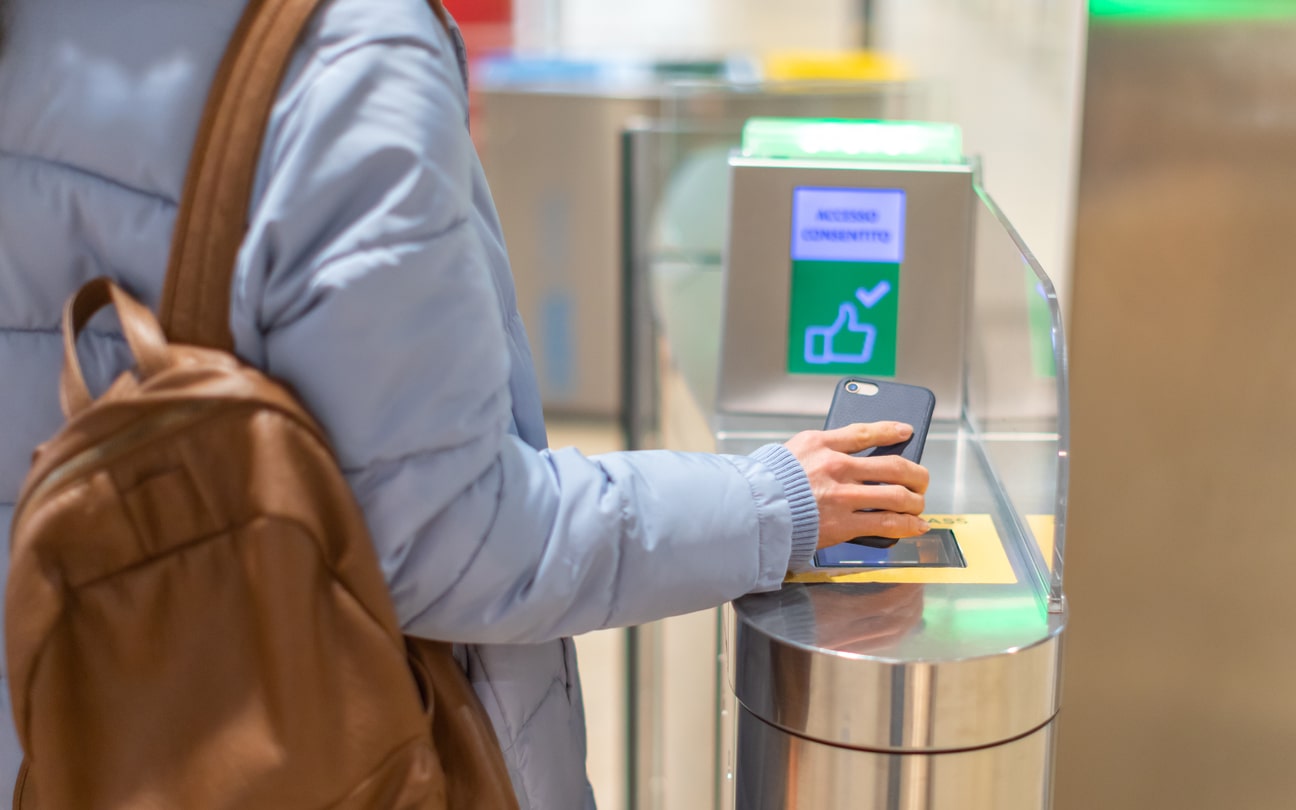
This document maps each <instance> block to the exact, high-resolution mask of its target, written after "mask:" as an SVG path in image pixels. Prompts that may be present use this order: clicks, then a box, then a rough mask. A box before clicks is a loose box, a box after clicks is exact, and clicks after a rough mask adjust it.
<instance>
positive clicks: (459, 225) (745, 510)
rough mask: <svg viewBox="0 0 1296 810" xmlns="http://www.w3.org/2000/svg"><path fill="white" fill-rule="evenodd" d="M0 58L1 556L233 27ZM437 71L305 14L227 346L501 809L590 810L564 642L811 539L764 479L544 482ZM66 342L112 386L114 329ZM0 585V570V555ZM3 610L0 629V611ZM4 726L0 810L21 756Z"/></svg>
mask: <svg viewBox="0 0 1296 810" xmlns="http://www.w3.org/2000/svg"><path fill="white" fill-rule="evenodd" d="M10 3H11V5H12V6H13V7H12V8H11V15H10V16H11V19H12V29H11V32H10V34H11V36H10V38H9V41H8V43H7V45H6V49H5V51H4V53H3V55H0V381H2V382H0V542H3V547H4V548H7V547H8V533H9V522H10V520H11V518H12V513H13V502H14V501H15V499H16V497H17V494H18V489H19V487H20V485H21V482H22V479H23V476H24V475H25V473H26V470H27V464H28V460H29V457H30V454H31V451H32V449H33V447H34V446H35V445H36V444H37V443H38V442H40V441H42V440H44V439H45V438H47V437H49V436H50V435H52V434H53V433H54V431H55V430H56V429H57V428H58V426H59V425H60V423H61V421H62V417H61V415H60V413H59V406H58V400H57V373H58V369H59V364H60V355H61V349H60V343H59V339H58V336H57V328H58V323H59V313H60V309H61V307H62V304H63V301H64V299H65V298H66V297H67V296H68V295H69V294H70V293H71V292H72V291H73V290H74V289H76V287H77V286H78V285H80V284H82V283H83V282H85V281H87V280H88V279H90V278H93V277H95V276H98V275H103V274H106V275H109V276H112V277H114V278H116V279H117V280H119V281H120V282H121V283H122V284H124V285H125V286H126V287H127V288H128V289H129V290H131V291H132V292H133V293H135V294H136V295H137V296H139V297H140V298H141V299H142V300H144V301H145V302H147V303H149V304H150V305H153V306H155V305H156V302H157V299H158V297H159V293H160V289H161V285H162V278H163V273H164V269H165V266H166V257H167V252H168V248H169V242H170V236H171V228H172V224H173V220H174V217H175V212H176V200H177V198H178V197H179V194H180V190H181V187H182V185H183V181H184V173H185V168H186V164H187V161H188V157H189V150H190V144H191V142H192V140H193V137H194V134H195V132H196V130H197V126H198V120H199V116H200V113H201V110H202V106H203V103H204V99H205V94H206V91H207V87H208V83H209V81H210V79H211V76H212V75H213V73H214V72H215V69H216V65H217V62H218V60H219V58H220V56H221V53H222V51H223V49H224V47H225V44H226V41H227V39H228V37H229V35H230V33H231V31H232V30H233V27H234V24H235V22H236V19H237V17H238V15H239V13H240V11H241V7H242V0H95V1H94V2H86V0H10ZM461 63H462V50H461V48H460V47H458V41H457V37H452V36H450V35H448V34H447V32H446V31H445V30H444V29H443V28H442V27H441V26H440V25H439V24H438V23H437V22H436V20H435V18H434V17H433V16H432V14H431V13H430V11H429V10H428V9H427V7H426V6H424V5H423V4H422V2H421V0H331V2H327V3H325V5H324V8H323V10H322V11H321V13H320V14H319V15H318V17H317V19H316V20H315V21H314V22H313V24H312V26H311V29H310V30H309V32H308V34H307V36H306V37H305V39H304V40H303V42H302V43H301V44H300V46H299V50H298V53H297V55H296V58H295V60H294V63H293V66H292V68H291V70H290V73H289V75H288V78H287V79H286V81H285V83H284V85H283V87H282V88H281V91H280V94H279V99H278V102H277V105H276V108H275V111H274V114H273V117H272V120H271V122H270V127H269V131H268V136H267V139H266V144H265V147H264V150H263V152H262V158H261V164H260V168H259V173H258V181H257V186H256V192H255V198H254V205H253V208H252V215H251V222H250V227H249V231H248V236H247V240H246V242H245V244H244V246H243V250H242V252H241V254H240V256H239V262H238V268H237V273H236V277H235V281H234V291H233V293H234V294H233V306H232V312H231V313H230V322H231V325H232V328H233V331H234V334H235V336H236V341H237V347H238V352H239V354H240V355H242V356H243V357H244V358H245V359H246V360H248V361H249V362H251V363H253V364H256V365H257V366H260V367H262V368H264V369H266V370H268V371H269V373H270V374H272V375H273V376H275V377H278V378H279V379H281V380H284V381H286V382H287V383H289V384H290V385H292V386H293V387H294V388H295V389H296V390H297V391H298V392H299V394H300V396H301V397H302V398H303V400H304V401H305V403H306V405H307V406H308V407H309V408H310V410H311V411H312V412H313V413H314V414H315V415H316V416H317V417H318V418H319V419H320V421H321V422H322V423H323V424H324V426H325V428H326V429H327V431H328V432H329V434H330V436H331V437H332V440H333V442H334V447H335V450H336V452H337V455H338V457H339V459H340V460H341V464H342V465H343V468H344V470H345V471H346V474H347V476H348V479H349V481H350V483H351V485H352V487H353V489H354V490H355V493H356V496H357V497H358V498H359V502H360V504H361V506H362V507H363V509H364V512H365V514H366V516H367V518H368V521H369V524H370V528H371V530H372V532H373V537H374V542H375V544H376V545H377V548H378V552H379V555H380V558H381V560H382V565H383V568H384V572H385V574H386V576H387V578H388V581H389V583H390V585H391V591H392V595H393V597H394V599H395V602H396V606H397V610H398V613H399V615H400V617H401V619H402V621H403V622H404V624H405V626H406V628H407V629H408V630H409V631H410V632H413V633H417V634H423V635H427V636H430V637H435V638H441V639H448V640H453V641H456V642H460V643H461V645H462V646H461V647H460V648H459V650H460V652H461V654H462V658H461V661H462V663H463V664H464V665H465V667H466V668H467V670H468V672H469V675H470V677H471V678H472V680H473V683H474V685H475V686H476V688H477V690H478V693H479V694H480V695H481V698H482V700H483V702H484V703H485V705H486V707H487V709H488V710H489V712H490V714H491V717H492V720H493V721H494V723H495V728H496V731H497V733H498V735H499V737H500V739H501V742H502V745H503V746H504V749H505V752H506V758H507V760H508V764H509V767H510V771H511V775H512V778H513V781H514V786H515V788H516V790H517V792H518V794H519V796H520V797H521V800H522V806H523V808H531V809H532V810H577V808H582V807H586V808H587V807H591V806H592V805H593V799H592V798H591V796H590V793H589V788H588V785H587V783H586V780H585V773H584V753H585V739H584V718H583V716H582V709H581V699H580V687H579V681H578V679H577V676H576V667H575V659H574V656H573V649H572V645H571V643H570V641H568V640H565V637H567V636H570V635H572V634H575V633H581V632H585V631H588V630H593V629H596V628H601V627H609V626H615V625H628V624H634V623H638V622H645V621H650V620H653V619H657V618H660V617H663V616H667V615H672V614H678V613H683V612H687V611H691V610H696V609H700V608H704V607H707V606H713V605H716V604H719V603H721V602H723V601H725V600H728V599H732V598H734V597H737V596H739V595H741V594H743V593H745V592H748V591H752V590H759V589H769V588H775V587H777V586H778V585H779V582H780V580H781V579H782V577H783V574H784V572H785V571H786V570H787V569H788V568H789V566H796V565H799V564H801V563H804V562H805V561H807V560H808V557H809V555H810V553H811V552H812V550H813V546H814V543H815V537H816V534H817V529H818V527H817V515H816V513H815V507H814V500H813V497H812V495H811V493H810V490H809V487H808V484H807V482H806V479H805V475H804V473H803V472H802V470H801V468H800V466H799V465H798V464H797V462H796V460H795V459H794V458H793V457H792V456H791V454H789V453H788V452H787V450H786V449H784V448H782V447H778V446H771V447H768V448H764V449H762V450H761V451H759V452H757V453H756V454H755V455H754V457H750V458H749V457H731V456H709V455H689V454H679V453H667V452H652V453H614V454H610V455H605V456H601V457H596V458H584V457H582V456H581V455H579V454H578V453H576V452H573V451H571V450H565V451H558V452H549V451H547V450H544V449H542V448H543V447H544V446H545V434H544V427H543V424H542V421H541V414H540V405H539V400H538V395H537V390H536V385H535V381H534V375H533V371H532V364H531V359H530V353H529V349H528V347H527V343H526V337H525V334H524V332H523V328H522V324H521V322H520V320H519V317H518V314H517V308H516V305H515V301H514V292H513V283H512V279H511V277H510V275H509V269H508V260H507V256H506V254H505V250H504V244H503V241H502V237H501V233H500V228H499V223H498V221H497V219H496V216H495V211H494V207H493V205H492V203H491V199H490V195H489V192H488V190H487V188H486V183H485V180H484V178H483V175H482V171H481V167H480V164H479V163H478V160H477V157H476V154H475V153H474V151H473V147H472V143H471V141H470V140H469V137H468V133H467V127H466V123H465V121H466V117H467V98H466V93H465V89H464V80H463V75H462V73H461V67H462V64H461ZM97 325H98V328H97V330H96V331H94V332H93V333H92V334H90V335H89V336H88V337H87V339H86V340H85V341H83V344H82V346H83V348H82V357H83V362H84V363H85V364H86V365H87V367H88V368H89V369H91V370H92V373H96V374H97V376H98V377H99V378H100V379H101V380H106V379H108V378H109V377H110V376H111V374H113V373H115V372H117V371H119V370H121V369H122V368H123V367H124V362H125V358H124V354H123V351H122V345H121V341H120V339H119V338H118V337H117V336H115V335H114V334H113V324H112V323H111V319H110V318H106V319H102V321H101V322H97ZM0 556H2V555H0ZM18 609H21V606H19V608H18ZM0 693H2V694H3V696H4V714H3V716H0V779H3V781H0V795H9V794H8V790H7V789H8V787H9V786H10V785H11V784H12V779H13V775H14V773H15V772H16V769H17V765H18V761H19V757H20V753H19V751H18V748H17V745H16V743H15V741H14V738H13V732H12V724H11V722H10V720H9V712H8V685H7V683H6V685H5V688H4V689H3V690H0Z"/></svg>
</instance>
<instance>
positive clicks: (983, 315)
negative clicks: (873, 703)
mask: <svg viewBox="0 0 1296 810" xmlns="http://www.w3.org/2000/svg"><path fill="white" fill-rule="evenodd" d="M977 194H978V196H979V198H980V200H979V204H978V206H977V213H976V217H977V221H976V244H975V248H974V251H973V260H972V275H973V278H972V301H971V305H970V308H969V325H968V343H967V352H968V353H967V357H966V368H967V381H966V388H965V397H966V398H965V402H964V415H965V418H966V420H967V423H968V425H969V428H970V429H971V430H972V431H973V432H974V434H975V435H976V437H977V440H978V441H977V445H978V446H979V447H980V448H981V452H982V453H983V455H984V458H983V461H984V462H985V465H986V467H987V472H988V474H990V475H993V476H994V477H995V478H997V479H998V483H999V485H1000V486H999V489H1000V490H1001V491H1002V492H1003V493H1004V496H1005V497H1006V498H1007V499H1008V501H1009V503H1008V504H1006V505H1007V506H1009V507H1010V508H1008V509H1007V510H1006V512H1007V513H1009V514H1014V515H1017V516H1019V517H1018V519H1019V520H1021V521H1023V522H1024V524H1025V525H1023V526H1019V527H1018V528H1019V529H1020V530H1021V533H1022V535H1023V536H1024V537H1027V538H1030V539H1032V540H1033V544H1032V547H1031V548H1030V549H1028V552H1029V553H1028V555H1027V556H1028V558H1029V559H1030V560H1031V561H1032V563H1033V565H1034V568H1035V574H1036V578H1037V581H1038V584H1039V585H1040V587H1041V589H1042V590H1043V591H1044V592H1045V593H1046V594H1047V598H1048V602H1049V607H1050V609H1051V610H1058V609H1060V608H1061V600H1062V569H1063V562H1062V561H1063V551H1064V547H1065V536H1066V492H1067V483H1068V450H1069V441H1070V437H1069V419H1068V408H1067V357H1066V343H1065V341H1064V339H1063V333H1062V317H1061V310H1060V308H1059V306H1058V299H1057V293H1056V291H1055V290H1054V288H1053V283H1052V282H1051V281H1050V280H1049V278H1048V275H1047V274H1046V273H1045V272H1044V270H1043V268H1041V267H1040V265H1039V262H1037V261H1036V260H1035V257H1034V256H1033V255H1031V253H1030V250H1029V249H1028V248H1027V247H1026V246H1025V244H1024V243H1023V242H1022V240H1021V237H1020V236H1019V235H1018V234H1017V233H1016V231H1015V230H1013V227H1012V225H1011V223H1009V222H1008V221H1007V219H1006V218H1005V217H1004V215H1003V213H1002V212H1001V211H1000V210H999V208H998V206H997V205H995V203H994V201H993V200H992V199H991V198H990V196H989V195H988V194H986V192H985V191H984V190H983V189H981V188H980V187H979V186H978V188H977Z"/></svg>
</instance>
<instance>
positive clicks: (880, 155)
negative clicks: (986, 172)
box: [742, 118, 964, 163]
mask: <svg viewBox="0 0 1296 810" xmlns="http://www.w3.org/2000/svg"><path fill="white" fill-rule="evenodd" d="M742 153H743V155H744V156H745V157H763V158H801V159H805V158H811V159H817V160H860V161H869V162H879V161H880V162H888V163H963V162H964V159H963V132H962V130H960V129H959V128H958V127H957V126H956V125H954V124H933V123H928V122H921V121H853V120H847V119H838V118H752V119H750V120H749V121H748V122H747V124H746V125H745V126H744V127H743V136H742Z"/></svg>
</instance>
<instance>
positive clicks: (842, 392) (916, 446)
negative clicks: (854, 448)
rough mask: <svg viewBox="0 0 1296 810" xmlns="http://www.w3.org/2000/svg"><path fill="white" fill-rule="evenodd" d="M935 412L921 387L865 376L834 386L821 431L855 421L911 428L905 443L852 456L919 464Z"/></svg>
mask: <svg viewBox="0 0 1296 810" xmlns="http://www.w3.org/2000/svg"><path fill="white" fill-rule="evenodd" d="M851 383H855V384H857V385H860V386H877V392H876V393H874V394H866V393H855V392H852V391H850V390H849V388H848V387H849V386H850V384H851ZM935 410H936V395H935V394H933V393H932V392H931V391H930V390H928V389H926V388H923V387H922V386H918V385H906V384H904V383H897V382H890V381H887V380H870V379H867V378H864V377H844V378H842V379H841V380H840V381H839V382H838V383H837V389H836V391H835V392H834V393H833V400H832V405H831V406H830V407H829V409H828V419H827V420H826V421H825V422H824V430H832V429H834V428H839V427H845V426H846V425H850V424H854V423H856V422H904V423H905V424H908V425H912V426H913V429H914V432H913V436H911V437H909V439H908V440H907V441H903V442H901V443H899V444H893V445H889V446H887V447H872V448H869V449H868V450H863V451H861V452H859V453H856V454H855V455H857V456H881V455H898V456H903V457H904V458H907V459H909V460H910V461H912V462H914V463H915V464H918V463H920V462H921V461H922V454H923V447H924V446H925V445H926V444H927V430H928V428H929V427H931V419H932V413H933V412H934V411H935ZM850 542H852V543H855V544H857V545H864V546H872V547H874V548H889V547H890V546H893V545H895V543H896V541H895V540H892V539H891V538H888V537H857V538H855V539H854V540H851V541H850Z"/></svg>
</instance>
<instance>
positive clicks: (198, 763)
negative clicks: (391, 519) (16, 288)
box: [5, 0, 517, 810]
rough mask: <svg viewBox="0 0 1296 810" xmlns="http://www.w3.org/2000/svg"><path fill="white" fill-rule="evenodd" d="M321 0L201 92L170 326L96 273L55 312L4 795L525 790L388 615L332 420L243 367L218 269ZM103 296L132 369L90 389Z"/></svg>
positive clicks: (232, 243)
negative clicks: (85, 342) (61, 418)
mask: <svg viewBox="0 0 1296 810" xmlns="http://www.w3.org/2000/svg"><path fill="white" fill-rule="evenodd" d="M317 2H318V0H253V2H251V3H250V4H249V6H248V9H247V11H246V12H245V14H244V16H243V19H242V21H241V22H240V25H239V28H238V29H237V31H236V32H235V35H234V37H233V39H232V41H231V44H230V47H229V49H228V51H227V53H226V57H225V60H224V62H223V63H222V66H221V69H220V72H219V73H218V75H217V78H216V81H215V83H214V84H213V87H212V90H211V92H210V95H209V98H208V102H207V109H206V113H205V115H204V120H203V125H202V127H201V129H200V134H199V137H198V141H197V143H196V144H195V147H194V152H193V158H192V160H191V165H190V171H189V177H188V178H187V182H186V189H185V195H184V198H183V201H182V204H181V208H180V214H179V218H178V220H177V224H176V232H175V237H174V244H173V245H172V253H171V264H170V268H169V270H168V275H167V281H166V288H165V291H164V296H163V299H164V300H163V307H162V323H164V324H166V334H167V335H169V336H170V338H171V341H172V342H168V340H167V338H166V337H164V331H163V329H162V328H161V326H160V325H159V322H158V320H157V319H155V318H154V317H153V315H152V313H150V312H149V311H148V309H147V308H145V307H144V306H143V305H141V304H139V303H138V302H136V301H135V300H134V299H132V298H131V297H130V296H129V295H127V294H126V293H125V292H123V291H122V290H121V289H120V288H118V287H117V286H116V285H114V284H113V283H112V282H110V281H108V280H106V279H97V280H95V281H92V282H90V283H89V284H87V285H86V286H85V287H83V288H82V289H81V290H80V291H79V292H78V293H77V294H76V295H75V296H74V297H73V298H72V299H71V300H70V301H69V302H68V305H67V308H66V310H65V312H64V317H63V335H64V351H65V356H64V365H63V375H62V379H61V381H60V388H61V395H62V403H63V410H64V412H65V414H66V416H67V417H68V423H67V425H66V426H65V427H64V428H63V429H62V430H61V431H60V432H59V433H58V434H57V435H56V436H55V437H54V438H53V439H51V440H50V441H49V442H47V443H46V444H44V445H42V446H41V448H40V449H39V450H38V451H37V454H36V457H35V460H34V464H33V468H32V470H31V473H30V474H29V476H28V478H27V480H26V482H25V484H24V487H23V492H22V495H21V496H20V500H19V505H18V508H17V512H16V515H15V519H14V526H13V535H12V549H11V562H10V574H9V583H8V591H7V593H6V603H5V610H6V615H5V629H6V633H7V639H6V642H7V648H6V650H5V652H6V655H7V658H8V666H9V675H10V681H9V686H10V696H11V699H12V705H13V711H14V721H15V724H16V727H17V731H18V736H19V739H20V740H21V742H22V745H23V751H24V753H25V755H26V759H25V762H24V765H23V771H22V773H21V774H20V776H19V781H18V785H17V788H16V791H15V797H14V806H15V807H19V808H24V810H29V809H30V808H41V809H42V810H44V809H45V808H75V809H76V810H91V809H94V810H98V808H111V809H112V810H125V808H131V809H132V810H135V809H136V808H147V809H148V810H179V809H183V810H217V809H218V808H219V809H220V810H236V809H237V810H285V809H287V808H330V810H344V809H345V810H352V809H353V808H354V809H355V810H360V808H382V809H383V810H387V809H389V808H393V809H394V808H402V809H406V808H408V809H409V810H414V809H415V808H417V810H441V808H447V807H449V808H456V809H457V808H470V807H471V808H474V809H476V808H482V810H514V809H515V808H516V807H517V802H516V799H515V797H514V795H513V792H512V787H511V785H510V783H509V778H508V773H507V770H506V768H505V766H504V762H503V758H502V756H501V754H500V751H499V746H498V743H497V742H496V739H495V736H494V733H493V731H492V730H491V727H490V724H489V721H488V720H487V718H486V717H485V713H484V711H483V710H482V708H481V705H480V703H479V702H478V701H477V698H476V696H475V694H474V693H473V691H472V688H471V686H470V685H469V684H468V681H467V679H466V677H465V676H464V673H463V672H462V670H460V668H459V667H458V665H457V664H456V663H455V661H454V659H453V657H452V655H451V651H450V647H449V645H447V644H442V643H434V642H428V641H423V640H416V639H408V638H405V637H403V636H402V635H401V631H400V627H399V625H398V623H397V619H396V615H395V611H394V609H393V606H392V602H391V597H390V595H389V593H388V591H387V587H386V583H385V582H384V580H383V577H382V574H381V572H380V570H379V565H378V561H377V558H376V555H375V553H374V550H373V547H372V545H371V543H370V539H369V536H368V533H367V531H366V527H365V523H364V520H363V516H362V515H361V513H360V510H359V509H358V507H357V506H356V504H355V501H354V499H353V497H352V494H351V492H350V490H349V488H348V487H347V484H346V482H345V480H344V479H343V477H342V475H341V473H340V471H339V470H338V467H337V463H336V461H335V459H334V458H333V455H332V453H331V452H330V450H329V446H328V444H327V441H326V438H325V436H324V434H323V432H322V430H321V429H320V427H319V426H318V425H317V424H316V423H315V421H314V420H313V419H312V418H311V417H310V415H309V414H307V413H306V412H305V410H303V408H302V407H301V405H300V404H298V403H297V402H296V400H295V399H294V397H293V396H292V395H291V393H290V392H289V391H287V390H286V389H285V388H284V387H283V386H281V385H279V384H277V383H275V382H274V381H272V380H270V379H269V378H267V377H265V376H264V375H262V374H261V373H259V372H258V371H256V370H255V369H252V368H249V367H247V366H245V365H243V364H242V363H240V362H239V361H238V359H237V358H235V357H234V355H233V354H232V353H230V346H231V344H232V339H231V337H230V335H229V329H228V312H229V309H228V308H229V289H230V282H231V273H232V272H233V267H234V258H235V256H236V254H237V251H238V247H239V243H240V242H241V240H242V235H243V231H244V229H245V227H246V222H247V215H246V214H247V206H248V202H249V198H250V194H251V188H252V182H253V178H254V176H255V171H256V161H257V158H258V154H259V151H260V141H261V137H262V133H263V131H264V128H265V122H266V120H267V118H268V116H269V111H270V108H271V105H272V103H273V101H274V98H275V95H276V92H277V88H278V84H279V82H280V81H281V79H282V75H283V71H284V69H285V66H286V64H287V61H288V58H289V56H290V55H291V52H292V49H293V45H294V43H295V41H296V39H297V36H298V33H299V31H300V30H301V28H302V26H303V25H304V24H305V22H306V21H307V20H308V19H309V17H310V14H311V12H312V10H313V9H314V7H315V6H316V5H317ZM109 304H111V305H113V306H114V307H115V308H116V310H117V314H118V317H119V320H120V321H121V325H122V332H123V334H124V335H125V337H126V340H127V342H128V344H129V346H130V349H131V352H132V354H133V355H134V358H135V361H136V366H135V369H134V370H133V372H130V373H126V374H123V375H121V376H120V377H118V378H117V380H116V381H115V382H114V383H113V384H112V385H111V386H110V387H109V389H108V390H107V391H106V392H105V393H104V394H103V395H102V396H100V397H99V398H98V399H97V400H92V398H91V395H90V393H89V391H88V389H87V387H86V384H85V382H84V379H83V377H82V374H81V369H80V365H79V362H78V360H77V354H76V338H77V335H78V334H79V333H80V332H81V330H82V329H83V328H84V327H85V325H86V323H87V321H88V320H89V319H90V317H91V316H92V315H94V314H95V312H97V311H98V310H99V309H101V308H102V307H104V306H106V305H109Z"/></svg>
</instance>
